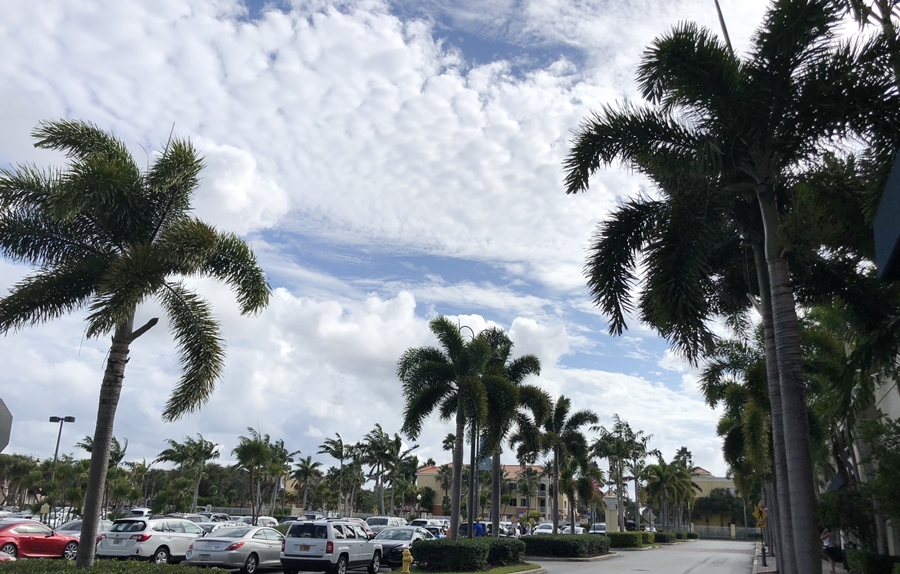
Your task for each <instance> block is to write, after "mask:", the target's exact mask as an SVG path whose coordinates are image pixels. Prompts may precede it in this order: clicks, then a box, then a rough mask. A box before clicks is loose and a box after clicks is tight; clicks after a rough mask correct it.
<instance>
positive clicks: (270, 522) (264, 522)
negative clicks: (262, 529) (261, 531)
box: [239, 516, 278, 528]
mask: <svg viewBox="0 0 900 574" xmlns="http://www.w3.org/2000/svg"><path fill="white" fill-rule="evenodd" d="M239 521H240V522H241V523H243V524H247V525H249V526H253V517H252V516H241V517H239ZM256 525H257V526H268V527H269V528H271V527H273V526H278V519H276V518H273V517H271V516H257V517H256Z"/></svg>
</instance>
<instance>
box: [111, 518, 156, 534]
mask: <svg viewBox="0 0 900 574" xmlns="http://www.w3.org/2000/svg"><path fill="white" fill-rule="evenodd" d="M145 528H147V523H146V522H144V521H143V520H116V521H115V522H114V523H113V525H112V528H110V530H111V531H112V532H141V531H142V530H144V529H145Z"/></svg>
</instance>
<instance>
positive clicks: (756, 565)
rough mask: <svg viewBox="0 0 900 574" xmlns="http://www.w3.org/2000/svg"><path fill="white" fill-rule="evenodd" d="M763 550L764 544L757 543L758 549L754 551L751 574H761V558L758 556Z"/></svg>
mask: <svg viewBox="0 0 900 574" xmlns="http://www.w3.org/2000/svg"><path fill="white" fill-rule="evenodd" d="M761 548H762V542H757V543H756V548H754V549H753V568H752V570H750V574H757V572H759V558H757V555H758V554H759V552H760V549H761Z"/></svg>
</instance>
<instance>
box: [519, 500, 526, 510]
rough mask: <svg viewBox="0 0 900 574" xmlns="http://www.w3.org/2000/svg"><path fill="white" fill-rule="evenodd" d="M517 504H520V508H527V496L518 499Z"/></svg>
mask: <svg viewBox="0 0 900 574" xmlns="http://www.w3.org/2000/svg"><path fill="white" fill-rule="evenodd" d="M519 506H521V507H522V508H527V507H528V499H527V498H522V499H519Z"/></svg>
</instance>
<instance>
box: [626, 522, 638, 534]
mask: <svg viewBox="0 0 900 574" xmlns="http://www.w3.org/2000/svg"><path fill="white" fill-rule="evenodd" d="M635 530H637V524H635V523H634V521H633V520H626V521H625V531H626V532H634V531H635Z"/></svg>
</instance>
